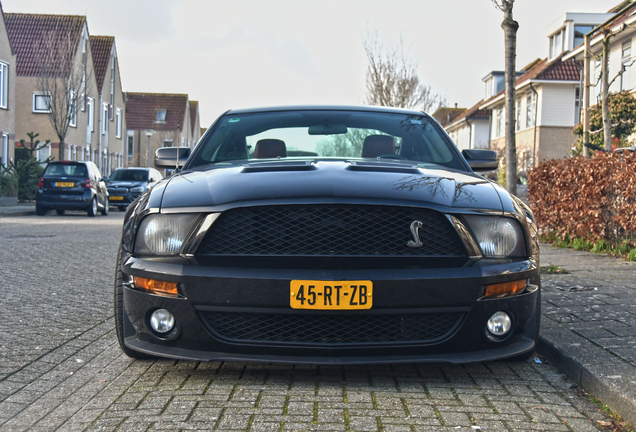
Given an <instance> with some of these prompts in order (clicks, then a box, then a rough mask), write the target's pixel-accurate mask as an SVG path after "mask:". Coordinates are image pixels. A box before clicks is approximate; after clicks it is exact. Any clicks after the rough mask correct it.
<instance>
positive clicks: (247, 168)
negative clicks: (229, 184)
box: [241, 161, 317, 173]
mask: <svg viewBox="0 0 636 432" xmlns="http://www.w3.org/2000/svg"><path fill="white" fill-rule="evenodd" d="M315 169H317V167H316V164H315V163H313V162H312V161H290V162H260V163H258V162H257V163H249V164H245V165H243V167H242V169H241V172H243V173H253V172H279V171H312V170H315Z"/></svg>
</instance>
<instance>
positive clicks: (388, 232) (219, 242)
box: [197, 205, 464, 257]
mask: <svg viewBox="0 0 636 432" xmlns="http://www.w3.org/2000/svg"><path fill="white" fill-rule="evenodd" d="M414 221H420V222H422V226H421V228H419V237H420V240H421V242H422V243H423V246H422V247H409V246H407V243H409V242H410V241H413V240H414V237H413V234H412V233H411V224H412V223H413V222H414ZM197 253H198V254H199V255H269V256H281V255H311V256H442V257H449V256H451V257H452V256H454V257H459V256H463V255H464V254H463V248H462V247H461V246H460V243H459V240H458V238H457V236H456V235H455V233H454V231H453V229H452V228H451V226H450V224H449V223H448V221H447V220H446V219H445V218H444V216H443V215H442V214H441V213H439V212H436V211H434V210H428V209H416V208H408V207H382V206H335V205H333V206H332V205H329V206H318V205H315V206H272V207H248V208H236V209H231V210H228V211H227V212H225V213H223V214H222V215H221V216H219V218H218V220H217V221H216V222H215V223H214V224H213V225H212V227H211V228H210V230H209V231H208V233H207V235H206V237H205V238H204V240H203V242H202V243H201V245H200V246H199V249H198V252H197Z"/></svg>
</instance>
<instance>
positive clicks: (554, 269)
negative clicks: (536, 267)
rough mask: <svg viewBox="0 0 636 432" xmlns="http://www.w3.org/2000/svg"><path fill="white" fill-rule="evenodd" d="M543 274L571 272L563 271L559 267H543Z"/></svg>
mask: <svg viewBox="0 0 636 432" xmlns="http://www.w3.org/2000/svg"><path fill="white" fill-rule="evenodd" d="M541 273H546V274H569V273H570V272H568V271H567V270H565V269H562V268H561V267H559V266H555V265H551V266H549V267H541Z"/></svg>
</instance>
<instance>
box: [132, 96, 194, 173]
mask: <svg viewBox="0 0 636 432" xmlns="http://www.w3.org/2000/svg"><path fill="white" fill-rule="evenodd" d="M124 97H125V101H126V121H127V125H128V132H127V153H128V165H129V166H142V167H148V166H149V167H154V154H155V151H156V150H157V149H158V148H161V147H178V146H179V147H190V148H192V147H193V145H194V144H196V143H194V142H193V139H194V137H196V138H197V140H198V137H200V135H199V134H193V133H192V132H191V130H192V129H193V124H194V125H198V124H199V119H198V113H199V111H198V104H195V105H196V106H195V108H194V109H193V107H192V104H190V101H189V98H188V95H187V94H168V93H133V92H126V93H125V94H124ZM191 112H194V115H196V117H197V118H196V119H195V122H194V123H192V122H191V119H190V114H191Z"/></svg>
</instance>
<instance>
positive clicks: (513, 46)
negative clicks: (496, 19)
mask: <svg viewBox="0 0 636 432" xmlns="http://www.w3.org/2000/svg"><path fill="white" fill-rule="evenodd" d="M513 2H514V0H509V1H507V2H506V1H504V3H507V5H506V7H504V9H503V12H504V20H503V22H502V23H501V27H502V28H503V30H504V33H505V35H506V36H505V37H506V48H505V49H506V69H505V81H506V91H505V96H506V105H505V106H506V189H508V192H510V193H511V194H513V195H516V194H517V145H516V142H515V81H516V74H515V58H516V51H517V29H518V28H519V23H517V21H515V20H514V19H513V18H512V5H513Z"/></svg>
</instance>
